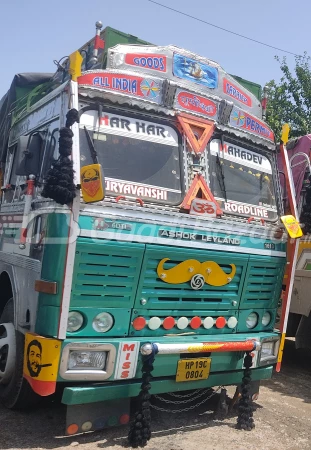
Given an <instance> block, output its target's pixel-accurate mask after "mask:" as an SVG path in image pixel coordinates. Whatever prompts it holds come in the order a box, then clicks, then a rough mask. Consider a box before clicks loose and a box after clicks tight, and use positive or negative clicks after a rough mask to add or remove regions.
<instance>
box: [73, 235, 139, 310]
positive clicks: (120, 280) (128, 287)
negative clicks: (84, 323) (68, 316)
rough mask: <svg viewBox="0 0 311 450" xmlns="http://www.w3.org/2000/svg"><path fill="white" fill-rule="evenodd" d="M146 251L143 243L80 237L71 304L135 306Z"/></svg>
mask: <svg viewBox="0 0 311 450" xmlns="http://www.w3.org/2000/svg"><path fill="white" fill-rule="evenodd" d="M143 252H144V245H143V244H126V243H122V242H113V243H107V242H106V241H96V242H94V241H93V240H92V241H88V240H87V239H79V240H78V243H77V249H76V258H75V266H74V277H73V294H72V300H71V305H72V306H79V305H80V306H102V307H105V306H106V307H115V308H116V307H122V308H124V307H125V308H130V307H133V305H134V300H135V295H136V289H137V284H138V280H139V275H140V269H141V264H142V258H143Z"/></svg>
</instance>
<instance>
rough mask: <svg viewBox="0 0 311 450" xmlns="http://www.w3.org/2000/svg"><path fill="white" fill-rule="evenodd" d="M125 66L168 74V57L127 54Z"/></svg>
mask: <svg viewBox="0 0 311 450" xmlns="http://www.w3.org/2000/svg"><path fill="white" fill-rule="evenodd" d="M125 64H128V65H129V66H136V67H142V68H144V69H151V70H157V71H158V72H166V56H163V55H159V54H152V53H127V54H126V55H125Z"/></svg>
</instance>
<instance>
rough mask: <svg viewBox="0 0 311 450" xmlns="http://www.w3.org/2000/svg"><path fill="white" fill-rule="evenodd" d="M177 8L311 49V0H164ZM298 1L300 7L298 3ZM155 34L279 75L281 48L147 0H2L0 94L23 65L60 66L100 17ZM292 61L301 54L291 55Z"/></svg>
mask: <svg viewBox="0 0 311 450" xmlns="http://www.w3.org/2000/svg"><path fill="white" fill-rule="evenodd" d="M158 1H159V2H160V3H164V4H165V5H167V6H170V7H172V8H174V9H178V10H180V11H183V12H185V13H187V14H190V15H193V16H196V17H199V18H201V19H203V20H205V21H207V22H211V23H213V24H215V25H218V26H220V27H223V28H227V29H229V30H232V31H235V32H237V33H240V34H243V35H246V36H248V37H250V38H252V39H255V40H259V41H262V42H265V43H267V44H270V45H273V46H275V47H279V48H282V49H284V50H288V51H290V52H293V53H295V54H302V53H303V52H304V51H306V52H307V53H309V54H310V55H311V40H310V32H309V28H310V13H311V2H310V0H296V1H295V2H294V3H293V2H292V1H289V0H284V1H282V2H281V1H280V0H260V1H258V2H256V1H249V2H248V1H245V0H235V1H232V0H218V1H217V0H216V1H215V0H214V1H211V0H192V1H186V0H162V1H161V0H158ZM293 5H294V6H295V8H293ZM97 20H101V21H102V22H103V25H104V27H105V26H111V27H112V28H116V29H118V30H120V31H123V32H125V33H129V34H132V35H134V36H137V37H139V38H141V39H144V40H146V41H148V42H152V43H154V44H159V45H168V44H174V45H177V46H178V47H181V48H185V49H187V50H191V51H193V52H195V53H197V54H199V55H201V56H205V57H207V58H209V59H211V60H214V61H216V62H218V63H219V64H220V65H221V66H222V67H223V68H224V69H225V70H226V71H227V72H228V73H230V74H233V75H238V76H241V77H242V78H246V79H248V80H251V81H253V82H256V83H259V84H261V85H262V86H263V85H264V84H265V83H266V82H267V81H269V80H271V79H275V80H279V79H280V77H281V72H280V69H279V64H278V63H277V61H275V59H274V56H275V55H278V56H280V57H283V56H286V54H285V53H282V52H280V51H277V50H273V49H271V48H268V47H265V46H262V45H259V44H256V43H255V42H252V41H249V40H246V39H242V38H240V37H238V36H234V35H232V34H228V33H226V32H224V31H221V30H219V29H216V28H213V27H211V26H208V25H206V24H204V23H200V22H197V21H195V20H193V19H190V18H188V17H185V16H182V15H180V14H177V13H175V12H173V11H169V10H167V9H163V8H161V7H160V6H157V5H155V4H153V3H150V2H148V1H147V0H115V1H112V2H107V1H104V0H92V2H87V1H85V0H83V1H82V0H75V1H69V0H53V1H47V0H10V1H6V0H0V43H1V62H0V69H1V75H0V80H1V84H0V98H1V97H2V96H3V95H4V94H5V92H6V91H7V90H8V89H9V87H10V84H11V82H12V80H13V77H14V75H15V74H16V73H23V72H55V69H56V66H55V65H54V64H53V60H59V59H60V58H62V57H63V56H66V55H68V54H70V53H72V52H73V51H75V50H76V49H78V48H79V47H81V46H82V45H83V44H84V43H86V42H87V41H88V40H89V39H91V38H92V37H93V36H94V35H95V22H96V21H97ZM287 59H288V62H289V64H290V66H291V67H293V64H294V61H295V59H294V56H292V55H287Z"/></svg>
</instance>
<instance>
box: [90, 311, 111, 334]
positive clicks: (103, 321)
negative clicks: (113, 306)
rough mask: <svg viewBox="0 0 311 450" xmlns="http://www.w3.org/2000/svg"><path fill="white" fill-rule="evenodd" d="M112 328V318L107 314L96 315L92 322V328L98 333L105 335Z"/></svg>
mask: <svg viewBox="0 0 311 450" xmlns="http://www.w3.org/2000/svg"><path fill="white" fill-rule="evenodd" d="M112 326H113V317H112V315H111V314H109V313H107V312H102V313H99V314H97V316H96V317H95V318H94V320H93V328H94V330H95V331H98V332H99V333H107V331H109V330H110V329H111V328H112Z"/></svg>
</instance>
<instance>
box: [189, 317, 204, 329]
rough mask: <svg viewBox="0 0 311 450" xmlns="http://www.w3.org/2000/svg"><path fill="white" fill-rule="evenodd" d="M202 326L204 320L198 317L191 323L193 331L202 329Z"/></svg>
mask: <svg viewBox="0 0 311 450" xmlns="http://www.w3.org/2000/svg"><path fill="white" fill-rule="evenodd" d="M201 325H202V320H201V318H200V317H198V316H195V317H193V318H192V319H191V321H190V326H191V328H192V329H193V330H196V329H197V328H200V326H201Z"/></svg>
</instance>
